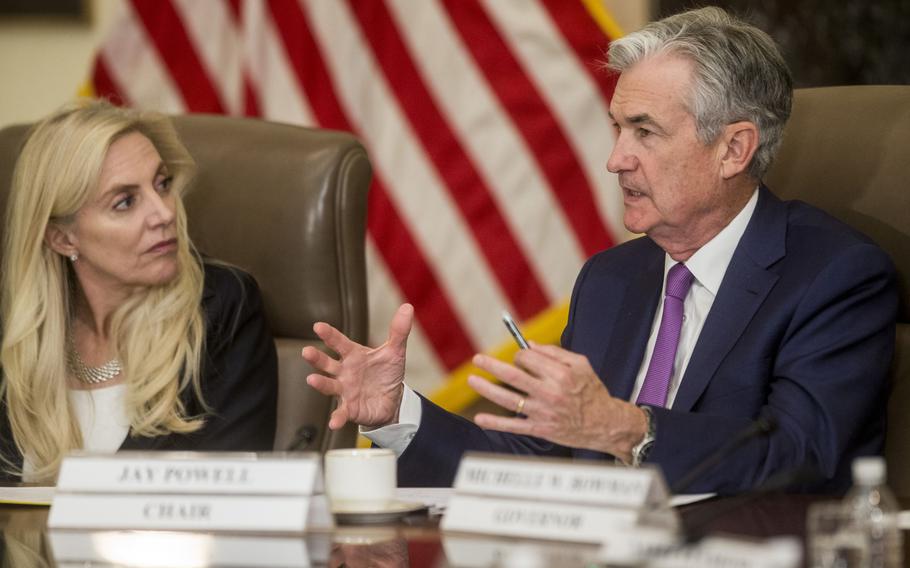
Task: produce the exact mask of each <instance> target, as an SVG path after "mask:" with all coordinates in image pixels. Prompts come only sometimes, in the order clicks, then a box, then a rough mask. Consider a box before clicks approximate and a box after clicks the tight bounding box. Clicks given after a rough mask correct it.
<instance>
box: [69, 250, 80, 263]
mask: <svg viewBox="0 0 910 568" xmlns="http://www.w3.org/2000/svg"><path fill="white" fill-rule="evenodd" d="M77 260H79V253H78V252H74V253H73V254H71V255H70V262H72V263H73V264H75V263H76V261H77Z"/></svg>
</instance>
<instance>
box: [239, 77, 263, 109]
mask: <svg viewBox="0 0 910 568" xmlns="http://www.w3.org/2000/svg"><path fill="white" fill-rule="evenodd" d="M243 115H244V116H262V110H261V109H260V107H259V97H258V96H257V95H256V90H255V89H253V83H252V82H251V81H250V76H249V75H247V74H246V72H244V73H243Z"/></svg>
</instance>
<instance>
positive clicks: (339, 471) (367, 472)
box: [325, 448, 397, 512]
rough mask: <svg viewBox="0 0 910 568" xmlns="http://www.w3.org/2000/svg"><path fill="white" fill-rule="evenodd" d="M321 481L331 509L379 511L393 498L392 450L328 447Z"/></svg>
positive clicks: (395, 484)
mask: <svg viewBox="0 0 910 568" xmlns="http://www.w3.org/2000/svg"><path fill="white" fill-rule="evenodd" d="M325 485H326V493H327V494H328V496H329V500H330V501H331V502H332V509H334V510H341V511H346V512H370V511H382V510H384V509H386V508H388V506H389V505H390V504H391V503H392V502H393V501H394V500H395V488H396V487H397V462H396V457H395V452H393V451H392V450H386V449H381V448H364V449H340V450H329V451H328V452H326V454H325Z"/></svg>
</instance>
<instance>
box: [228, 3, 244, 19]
mask: <svg viewBox="0 0 910 568" xmlns="http://www.w3.org/2000/svg"><path fill="white" fill-rule="evenodd" d="M241 2H243V0H228V3H227V5H228V11H229V12H230V13H231V15H232V16H234V22H235V23H237V24H238V25H240V24H241V23H242V22H243V6H242V5H241Z"/></svg>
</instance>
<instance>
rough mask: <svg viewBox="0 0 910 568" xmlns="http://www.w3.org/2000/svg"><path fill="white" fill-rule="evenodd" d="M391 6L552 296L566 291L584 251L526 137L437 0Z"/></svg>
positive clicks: (437, 95) (449, 117) (395, 2)
mask: <svg viewBox="0 0 910 568" xmlns="http://www.w3.org/2000/svg"><path fill="white" fill-rule="evenodd" d="M389 7H390V9H391V11H392V13H393V16H394V17H395V19H396V23H397V24H398V26H399V28H400V29H401V32H402V37H403V39H404V40H405V42H406V43H407V45H408V48H409V51H410V52H411V53H412V54H413V55H414V58H415V61H416V63H417V65H418V66H419V68H420V72H421V74H422V75H423V76H424V78H425V79H426V81H427V84H428V87H429V88H430V89H431V91H432V92H433V95H434V97H435V98H436V99H437V102H438V103H439V105H440V107H441V109H442V111H443V112H444V113H445V115H446V119H447V120H448V121H449V123H450V124H451V125H452V127H453V129H454V130H455V131H456V134H457V136H458V138H459V142H461V144H462V145H463V146H464V147H465V149H466V151H467V152H468V153H469V155H470V157H471V160H472V161H473V162H474V164H475V165H476V166H477V167H478V169H479V170H480V171H481V173H482V175H483V177H484V178H485V181H486V182H487V184H488V185H489V187H490V188H491V190H492V191H493V197H494V199H495V200H496V201H497V204H498V206H499V210H500V211H501V212H502V214H503V216H504V217H505V218H506V220H507V221H508V223H509V226H510V227H511V229H512V231H513V234H514V235H515V236H516V238H517V239H518V242H519V244H520V245H521V248H522V250H523V251H524V253H525V257H526V258H527V260H528V262H529V264H530V265H531V266H532V267H533V268H534V271H535V273H536V275H537V277H538V279H539V280H540V281H541V282H542V283H543V284H544V286H545V291H546V293H547V296H548V297H549V299H550V300H551V301H553V300H556V299H558V298H561V297H563V296H565V295H567V294H568V293H569V292H570V291H571V287H572V283H573V281H574V278H575V275H576V274H577V272H578V269H579V267H580V266H581V263H582V261H583V255H582V251H581V248H580V247H579V246H578V242H577V240H576V239H574V238H573V236H572V232H571V230H570V228H569V225H568V221H567V220H566V218H565V215H564V214H563V211H562V209H561V208H560V207H559V205H558V203H557V202H556V200H555V199H554V198H553V194H552V191H551V188H550V187H549V185H548V184H547V182H546V180H545V179H544V176H543V174H542V173H541V172H540V169H539V168H538V166H537V162H536V161H535V160H534V158H533V156H532V155H531V154H530V153H529V152H528V149H527V146H526V145H525V143H524V140H523V139H522V138H521V136H520V134H519V133H518V132H517V131H516V129H515V126H514V124H513V123H512V122H511V121H510V120H509V118H508V117H507V116H505V115H504V114H503V113H502V111H501V108H500V104H499V102H498V100H497V99H496V97H495V95H494V94H493V93H492V92H491V91H490V88H489V86H488V84H487V82H486V81H485V80H484V78H483V76H482V74H481V73H480V72H479V70H478V69H477V67H476V65H475V64H474V61H473V59H471V58H470V57H469V56H468V55H467V53H466V52H465V49H464V46H463V45H462V43H461V39H460V37H459V36H458V35H457V33H456V32H455V30H454V29H453V28H452V25H451V23H450V21H449V20H448V18H447V17H446V16H445V14H444V13H443V12H442V10H441V9H440V7H439V5H438V4H437V3H436V2H420V3H417V4H414V3H412V2H410V1H409V0H392V1H390V2H389ZM453 77H458V80H457V81H453V80H452V78H453Z"/></svg>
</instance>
